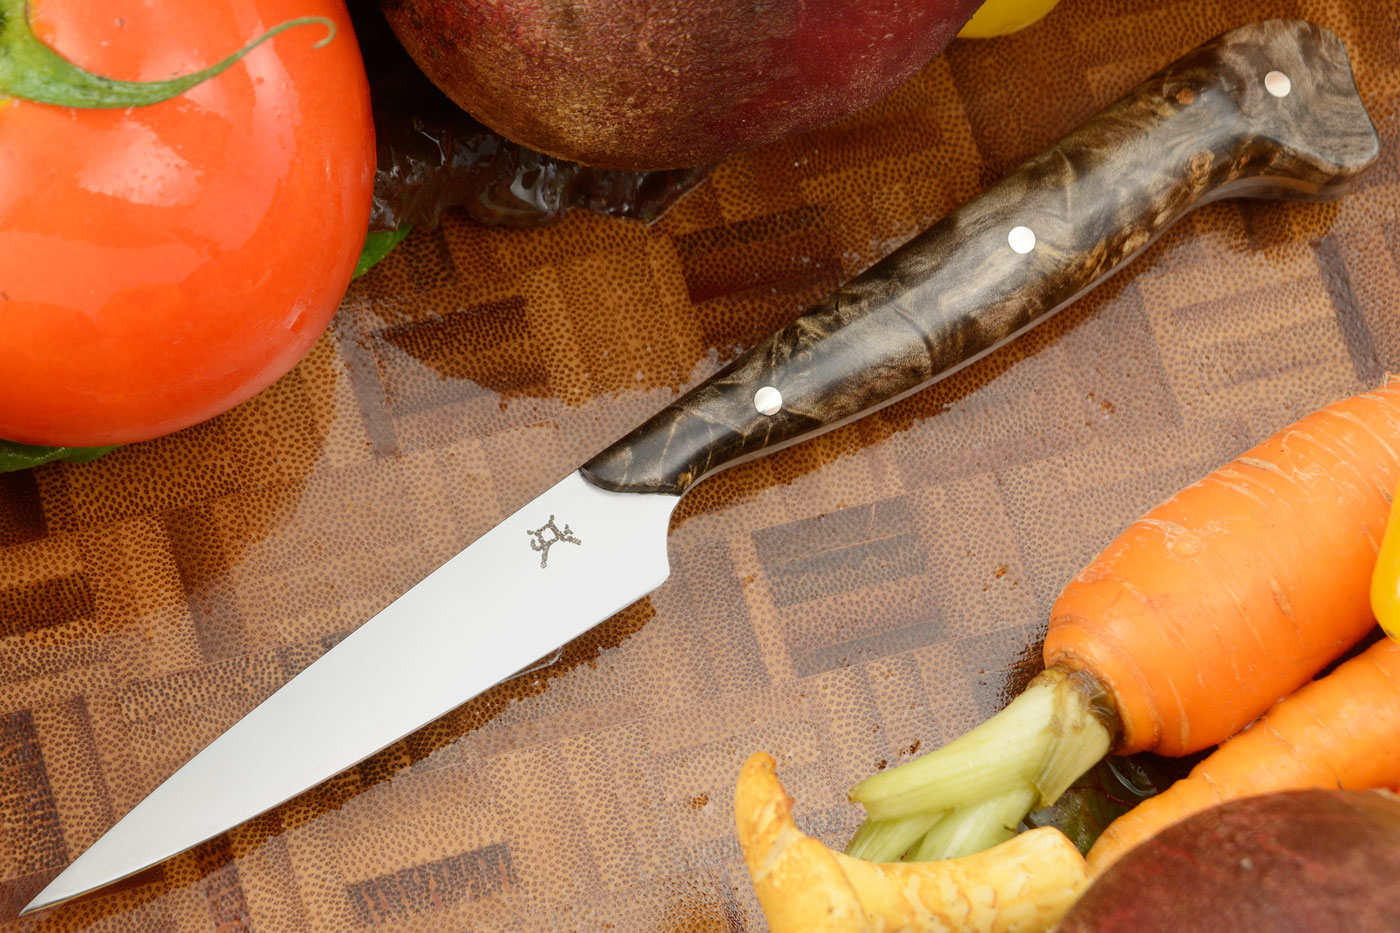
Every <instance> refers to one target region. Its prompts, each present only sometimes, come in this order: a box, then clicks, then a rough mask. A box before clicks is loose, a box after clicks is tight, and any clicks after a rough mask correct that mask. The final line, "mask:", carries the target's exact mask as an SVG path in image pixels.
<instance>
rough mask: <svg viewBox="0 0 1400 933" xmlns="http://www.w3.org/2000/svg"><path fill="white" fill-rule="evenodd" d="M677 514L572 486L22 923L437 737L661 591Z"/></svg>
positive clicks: (194, 779)
mask: <svg viewBox="0 0 1400 933" xmlns="http://www.w3.org/2000/svg"><path fill="white" fill-rule="evenodd" d="M678 501H679V500H678V499H677V498H676V497H673V496H665V495H636V494H625V493H611V492H606V491H604V490H602V489H599V488H597V487H595V486H593V485H591V484H589V483H588V482H587V481H586V480H584V479H583V478H582V477H581V476H580V475H579V474H577V473H575V474H572V475H570V476H569V477H568V478H567V479H565V480H563V481H562V482H560V483H559V484H558V485H556V486H555V487H554V488H552V489H550V490H549V491H548V492H546V493H544V494H543V495H541V496H539V497H538V498H536V499H535V500H534V501H533V502H531V503H530V504H529V505H527V506H525V507H524V508H522V509H521V510H520V511H518V512H516V513H515V514H514V515H512V516H511V517H510V518H508V519H506V520H505V521H503V522H502V523H501V524H499V525H497V526H496V527H495V528H493V529H491V531H489V532H487V533H486V534H485V535H483V536H482V537H481V538H480V539H478V540H477V541H476V542H474V543H473V544H472V545H471V546H470V547H469V548H467V549H466V550H464V551H462V552H461V553H460V554H458V555H457V556H456V557H454V558H452V560H450V561H448V562H447V563H446V564H443V565H442V566H441V567H439V568H438V569H437V570H435V571H434V572H433V573H432V574H431V575H430V576H429V577H427V578H426V579H425V580H423V582H421V583H419V584H418V585H417V586H415V587H414V588H413V589H411V590H409V591H408V592H407V593H405V594H404V595H403V596H401V597H399V599H398V600H396V601H395V602H394V603H392V604H391V605H390V606H389V607H388V608H386V609H385V610H384V611H383V612H381V613H379V614H378V615H377V616H375V617H374V618H373V619H371V620H370V621H369V622H367V623H365V624H364V625H363V626H361V627H360V628H359V629H357V630H356V631H355V632H353V633H351V634H350V635H349V636H347V637H346V638H345V639H344V640H342V641H341V642H340V643H339V644H338V645H336V646H335V647H334V648H332V649H331V650H330V651H329V652H327V653H326V654H325V655H324V656H323V657H321V658H320V659H319V660H317V661H316V662H315V663H314V664H312V665H311V666H310V667H308V668H307V669H306V670H304V671H303V672H302V673H301V674H299V675H297V676H296V677H294V678H292V680H290V681H288V682H287V684H286V685H284V686H283V687H282V688H281V689H280V690H278V691H277V692H276V693H274V694H273V695H272V696H271V697H269V698H268V699H267V700H266V701H264V702H263V703H262V704H261V705H260V706H258V707H257V708H256V709H254V710H253V711H252V712H251V713H249V714H248V715H247V716H245V717H244V718H243V719H242V720H240V721H239V722H238V723H236V724H235V725H234V726H233V727H232V728H230V729H229V730H228V731H227V732H225V733H224V734H223V735H221V736H219V738H217V739H215V740H214V742H213V743H211V744H210V745H209V746H208V747H207V748H205V749H204V750H203V751H201V752H200V753H199V754H198V755H196V756H195V757H194V758H192V759H191V760H190V761H189V762H188V763H187V764H186V765H185V766H184V767H182V768H181V769H180V770H179V771H177V772H175V774H173V775H171V777H170V779H169V780H167V781H166V782H165V783H163V784H161V785H160V786H159V787H157V788H156V789H155V790H154V791H153V792H152V793H151V795H150V796H149V797H147V798H146V799H145V800H143V801H141V803H139V804H137V805H136V807H135V808H133V809H132V810H131V812H130V813H128V814H127V815H126V816H125V817H123V818H122V819H121V820H120V821H119V822H118V823H117V824H116V825H115V826H113V827H112V828H111V830H109V831H108V832H107V834H106V835H104V836H102V837H101V838H100V839H98V840H97V842H95V843H93V845H92V847H91V848H89V849H88V850H87V851H86V852H84V853H83V854H82V855H81V856H79V857H78V858H77V859H76V860H75V861H74V862H73V864H71V865H70V866H68V868H67V869H66V870H64V872H63V873H62V874H60V875H59V876H58V877H57V878H55V879H54V880H53V882H52V883H50V884H49V886H48V887H46V888H45V889H44V890H43V891H41V892H40V893H39V895H38V896H37V897H36V898H35V899H34V900H33V901H32V902H31V903H30V904H29V906H27V907H26V908H25V909H24V912H25V913H28V912H30V911H33V910H39V909H41V908H44V907H48V906H51V905H53V904H56V903H58V902H60V901H64V900H68V899H69V898H72V897H76V896H78V895H80V894H83V893H85V892H87V891H90V890H92V889H93V888H97V887H101V886H103V885H106V884H109V883H111V882H113V881H116V880H119V879H121V878H124V877H126V876H128V875H131V874H134V873H135V872H138V871H141V870H142V869H144V868H148V867H150V866H151V865H154V864H156V863H158V862H161V861H163V860H165V859H167V858H169V857H170V856H172V855H175V854H176V853H179V852H182V851H184V850H185V849H188V848H190V847H191V846H194V845H197V844H199V843H200V842H203V841H204V840H206V839H209V838H211V837H213V836H216V835H218V834H219V833H221V832H224V831H225V830H227V829H230V828H232V827H234V826H237V825H238V824H239V823H242V822H244V821H245V820H248V819H251V818H252V817H254V816H256V815H257V814H259V813H262V812H264V811H265V810H269V809H271V808H272V807H275V806H277V805H278V804H279V803H282V802H283V801H285V800H288V799H290V798H291V797H294V796H296V795H297V794H299V793H301V792H302V791H305V790H307V789H309V788H311V787H314V786H315V785H317V784H319V783H320V782H322V781H324V780H325V779H327V778H329V777H331V776H332V775H334V774H336V773H338V772H340V771H343V770H345V769H346V768H348V767H350V766H351V765H353V764H355V763H356V762H359V761H361V760H363V759H365V758H367V757H369V756H370V755H372V754H374V753H375V752H377V751H379V750H380V749H382V748H384V747H385V746H387V745H389V744H391V743H393V742H395V741H397V740H398V739H400V738H402V737H403V736H405V735H407V734H408V733H410V732H412V731H413V730H415V729H417V728H418V727H419V726H421V725H423V724H425V723H428V722H431V721H432V720H434V719H436V718H438V717H439V716H441V715H443V714H444V713H446V712H448V711H449V710H451V709H453V708H454V707H456V706H459V705H461V704H462V703H464V702H466V701H467V700H469V699H471V698H472V697H474V696H476V695H477V694H478V693H480V692H481V691H483V690H485V689H487V688H488V687H490V686H492V685H493V684H495V683H497V682H499V681H500V680H502V679H504V678H507V677H509V676H511V675H512V674H513V673H514V672H517V671H520V670H521V669H522V668H525V667H527V666H532V662H537V661H539V659H541V658H542V657H545V656H547V655H548V654H549V653H550V652H551V651H552V650H553V649H554V648H556V647H557V646H559V645H562V644H563V643H564V642H566V641H568V640H570V639H571V638H574V637H575V636H577V635H579V634H581V633H582V632H584V631H586V630H587V629H589V628H590V627H592V626H593V625H595V624H597V623H598V622H601V621H602V620H604V619H606V618H607V617H608V616H610V615H612V614H613V613H615V612H617V611H618V610H620V609H622V608H624V607H626V606H627V605H628V604H630V603H632V602H633V601H635V600H637V599H639V598H641V597H642V596H644V595H645V594H646V593H648V592H650V591H651V590H652V589H654V588H656V587H657V586H658V585H660V584H661V582H662V581H663V580H665V579H666V575H667V572H668V566H667V561H666V529H667V525H668V523H669V521H670V516H671V511H672V509H674V507H675V504H676V503H677V502H678Z"/></svg>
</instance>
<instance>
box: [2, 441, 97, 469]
mask: <svg viewBox="0 0 1400 933" xmlns="http://www.w3.org/2000/svg"><path fill="white" fill-rule="evenodd" d="M116 449H117V448H116V447H36V446H35V445H33V444H16V443H15V442H14V441H0V473H9V472H11V471H14V470H27V469H29V468H30V467H36V466H40V465H41V464H45V463H53V462H55V461H58V460H62V461H65V462H67V463H86V462H88V461H89V460H96V459H97V458H98V457H100V456H102V455H103V454H105V453H108V452H109V451H113V450H116Z"/></svg>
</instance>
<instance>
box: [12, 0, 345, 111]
mask: <svg viewBox="0 0 1400 933" xmlns="http://www.w3.org/2000/svg"><path fill="white" fill-rule="evenodd" d="M311 24H320V25H322V26H325V27H326V30H327V34H326V36H325V38H323V39H321V40H320V41H319V42H317V43H316V44H315V45H313V46H312V48H317V49H319V48H320V47H321V46H323V45H325V44H326V43H328V42H330V41H331V40H332V39H334V38H335V23H333V22H331V20H329V19H327V18H326V17H324V16H301V17H298V18H296V19H289V20H287V21H286V22H284V23H279V24H278V25H276V26H273V27H272V28H271V29H269V30H268V31H267V32H265V33H263V34H262V35H261V36H258V37H257V38H256V39H254V40H253V41H252V42H249V43H248V44H247V45H245V46H244V47H243V48H241V49H239V50H238V51H236V52H234V53H233V54H232V55H230V56H228V57H227V58H225V59H223V60H222V61H219V62H215V63H214V64H212V65H210V66H209V67H208V68H202V69H200V70H199V71H195V72H192V73H190V74H187V75H181V76H180V77H176V78H167V79H166V80H164V81H118V80H116V79H113V78H104V77H102V76H101V75H96V74H93V73H92V72H90V71H86V70H84V69H82V68H80V67H78V66H77V65H75V64H73V63H72V62H70V61H69V60H68V59H66V58H64V57H63V56H62V55H59V54H58V53H57V52H55V51H54V50H53V49H51V48H49V47H48V46H47V45H45V44H44V43H43V42H41V41H39V39H38V37H37V36H35V35H34V32H33V30H32V29H31V28H30V26H29V11H28V9H27V4H26V0H0V96H8V97H20V98H23V99H25V100H32V101H36V102H38V103H41V104H55V105H57V106H60V107H82V108H88V109H122V108H125V107H142V106H145V105H147V104H157V103H160V102H161V101H163V100H169V99H170V98H172V97H175V96H177V95H179V94H183V93H184V92H185V91H187V90H189V89H190V88H192V87H194V86H195V85H196V84H199V83H200V82H201V81H205V80H207V79H209V78H212V77H214V76H215V75H217V74H219V73H220V72H221V71H223V70H224V69H226V68H228V67H229V66H230V65H232V64H233V63H234V62H236V61H238V60H239V59H241V58H242V57H243V56H244V55H247V54H248V53H249V52H251V51H252V50H253V49H254V48H256V47H257V46H259V45H261V44H262V43H263V42H265V41H267V40H268V39H271V38H272V37H273V36H275V35H277V34H278V33H279V32H283V31H285V30H288V29H291V28H293V27H294V26H306V25H311Z"/></svg>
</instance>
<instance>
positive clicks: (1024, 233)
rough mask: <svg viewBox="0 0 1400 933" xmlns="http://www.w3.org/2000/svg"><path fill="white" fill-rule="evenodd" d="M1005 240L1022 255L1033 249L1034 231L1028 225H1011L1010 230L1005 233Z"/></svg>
mask: <svg viewBox="0 0 1400 933" xmlns="http://www.w3.org/2000/svg"><path fill="white" fill-rule="evenodd" d="M1006 242H1007V243H1009V244H1010V245H1011V248H1012V249H1014V250H1015V251H1016V252H1018V253H1020V254H1021V255H1022V256H1024V255H1025V254H1026V253H1029V252H1030V251H1031V250H1033V249H1035V231H1034V230H1032V229H1031V228H1030V227H1012V228H1011V232H1010V233H1008V234H1007V235H1006Z"/></svg>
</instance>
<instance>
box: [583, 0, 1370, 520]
mask: <svg viewBox="0 0 1400 933" xmlns="http://www.w3.org/2000/svg"><path fill="white" fill-rule="evenodd" d="M1378 149H1379V139H1378V138H1377V135H1376V131H1375V128H1374V127H1373V126H1372V124H1371V120H1370V118H1369V117H1368V116H1367V114H1366V110H1365V107H1364V106H1363V104H1362V102H1361V99H1360V97H1359V96H1358V94H1357V91H1356V85H1355V83H1354V82H1353V79H1352V74H1351V67H1350V63H1349V62H1348V60H1347V54H1346V50H1345V49H1344V48H1343V46H1342V43H1341V41H1340V40H1339V39H1338V38H1337V37H1336V35H1334V34H1333V33H1331V32H1329V31H1328V30H1326V29H1322V28H1320V27H1318V26H1314V25H1312V24H1310V23H1305V22H1297V21H1282V20H1274V21H1269V22H1262V23H1255V24H1252V25H1248V26H1243V27H1241V28H1239V29H1235V30H1233V31H1231V32H1227V33H1225V34H1224V35H1222V36H1220V37H1219V38H1217V39H1215V40H1213V41H1211V42H1208V43H1206V44H1205V45H1203V46H1201V47H1200V48H1197V49H1196V50H1195V51H1193V52H1191V53H1189V54H1188V55H1186V56H1185V57H1184V58H1182V59H1180V60H1179V61H1177V62H1175V63H1174V64H1172V65H1170V66H1168V67H1167V68H1165V69H1164V70H1162V71H1160V72H1158V73H1157V74H1156V75H1153V76H1152V77H1151V78H1149V79H1148V80H1147V81H1145V82H1143V83H1142V84H1141V85H1139V86H1138V87H1137V88H1136V89H1134V90H1133V91H1132V92H1130V93H1129V94H1128V95H1127V96H1126V97H1124V98H1123V99H1121V100H1119V101H1118V102H1117V103H1115V104H1113V105H1111V106H1110V107H1108V108H1107V109H1106V110H1103V111H1102V112H1100V113H1099V114H1098V115H1096V116H1094V117H1093V118H1092V119H1090V120H1089V121H1088V122H1087V123H1085V124H1084V125H1083V126H1081V127H1080V128H1079V129H1077V130H1075V131H1074V132H1073V133H1071V134H1070V135H1069V136H1067V137H1066V138H1065V139H1063V140H1062V141H1061V142H1059V143H1057V144H1056V145H1054V146H1052V147H1050V148H1049V149H1047V150H1046V151H1045V152H1042V153H1041V154H1040V155H1038V156H1035V157H1034V158H1032V159H1031V160H1030V161H1028V162H1026V163H1025V164H1023V165H1022V166H1021V167H1020V168H1018V169H1016V170H1015V171H1014V172H1012V173H1011V174H1010V175H1008V176H1007V177H1005V178H1004V179H1002V180H1001V181H1000V182H998V183H997V184H995V185H993V186H992V187H991V188H989V189H987V190H986V191H985V192H983V193H982V194H981V195H979V196H978V197H977V198H976V199H974V200H973V201H971V202H970V203H968V204H966V205H964V206H963V207H961V208H960V209H958V210H957V211H955V212H954V213H952V214H951V215H949V216H947V217H945V218H943V220H941V221H940V222H939V223H938V224H936V225H935V226H933V227H932V228H930V229H929V230H926V231H925V232H923V233H922V234H920V235H918V236H917V237H915V238H914V239H913V240H911V241H909V242H908V243H907V244H905V245H904V246H903V247H901V248H900V249H898V250H897V251H895V252H894V253H892V254H890V255H889V256H888V257H886V258H885V259H884V260H882V261H881V262H879V263H878V264H876V265H875V266H873V267H871V268H870V269H869V270H868V271H866V272H865V273H863V274H862V275H860V276H859V277H858V278H856V279H855V280H853V281H852V282H850V283H849V284H847V285H845V286H843V287H842V288H840V289H839V290H837V291H836V292H835V293H834V294H832V295H830V296H829V297H827V298H826V299H825V300H824V301H822V302H821V303H820V304H818V305H816V306H815V307H813V308H812V309H811V310H810V311H808V312H806V313H805V314H803V315H802V316H801V317H798V318H797V319H796V320H794V321H793V322H792V323H790V324H788V325H787V326H786V327H784V328H783V329H782V330H781V331H779V332H778V333H777V334H774V335H773V336H772V337H771V338H769V339H768V340H767V341H765V342H764V343H762V344H760V345H758V346H755V347H754V348H753V349H751V350H749V351H748V352H747V353H745V354H744V355H743V356H741V357H739V358H738V359H737V360H735V361H734V362H733V363H731V364H730V365H729V366H727V367H725V368H724V369H723V370H722V371H720V372H719V373H717V374H716V375H715V376H713V377H712V378H710V379H709V380H707V381H706V382H704V383H702V384H701V385H699V386H697V387H696V388H695V389H693V390H692V391H691V392H689V393H688V394H686V395H685V396H683V397H682V398H680V399H678V400H677V401H676V402H675V403H674V404H672V405H670V406H669V407H668V408H666V409H664V410H663V411H661V412H660V413H658V414H657V415H656V416H655V417H653V418H651V419H650V420H649V421H647V422H646V423H645V424H643V425H642V426H641V427H639V428H637V429H636V430H635V431H633V432H631V433H630V434H628V435H627V436H626V437H624V438H622V439H621V440H620V441H618V442H617V443H616V444H614V445H613V446H611V447H609V448H608V449H607V450H605V451H603V452H602V453H601V454H599V455H598V456H597V457H595V458H593V459H592V460H590V461H589V462H588V463H586V464H585V465H584V466H583V468H582V472H583V474H584V476H586V477H587V478H588V479H589V480H591V481H592V482H594V483H596V484H597V485H599V486H601V487H603V488H606V489H610V490H616V491H622V492H651V493H670V494H674V495H679V494H681V493H683V492H685V490H686V489H688V488H689V487H690V486H691V485H693V484H694V483H696V482H697V481H699V480H700V479H702V478H703V477H705V476H707V475H708V474H710V473H713V472H714V471H716V470H718V469H721V468H723V467H725V466H729V465H731V464H733V463H736V462H738V461H740V460H744V459H748V458H751V457H753V456H755V455H757V454H760V453H765V452H768V451H770V450H774V449H777V448H778V447H782V446H785V445H788V444H792V443H795V442H797V441H800V440H803V439H805V438H807V437H810V436H812V435H814V434H818V433H820V432H822V431H825V430H828V429H830V428H833V427H836V426H837V425H839V424H842V423H845V422H848V421H851V420H853V419H855V418H857V417H860V416H861V415H864V414H867V413H869V412H871V411H873V410H875V409H877V408H879V407H881V406H883V405H886V404H889V403H890V402H893V401H896V400H898V399H900V398H902V397H904V396H906V395H909V394H910V393H912V392H915V391H917V390H919V389H921V388H923V387H924V386H926V385H928V384H929V383H931V382H933V381H935V380H937V379H939V378H940V377H942V376H945V375H947V374H948V373H950V372H952V371H954V370H956V369H957V368H958V367H960V366H963V365H966V364H967V363H969V362H971V361H973V360H975V359H977V358H978V357H980V356H982V355H983V354H985V353H988V352H990V351H991V350H993V349H995V348H996V347H998V346H1000V345H1001V344H1003V343H1005V342H1006V341H1008V340H1010V339H1011V338H1013V337H1015V336H1016V335H1017V334H1019V333H1021V332H1022V331H1024V330H1027V329H1028V328H1030V327H1033V326H1034V325H1035V324H1037V323H1039V322H1040V321H1043V320H1045V319H1046V318H1047V317H1049V316H1050V315H1051V314H1053V313H1054V312H1055V311H1057V310H1058V309H1060V308H1062V307H1064V306H1065V305H1067V304H1069V303H1070V302H1072V301H1073V300H1074V299H1075V298H1076V297H1078V296H1079V295H1080V294H1082V293H1083V292H1085V291H1087V290H1088V289H1089V288H1091V287H1093V286H1094V285H1095V284H1097V283H1098V282H1100V281H1101V280H1103V279H1104V278H1106V277H1107V276H1109V275H1111V274H1112V273H1113V272H1114V271H1115V270H1116V269H1118V268H1119V267H1121V266H1123V265H1124V264H1126V263H1127V262H1128V261H1129V260H1130V259H1132V257H1133V256H1134V255H1136V254H1137V253H1138V252H1139V251H1141V250H1142V249H1143V248H1144V247H1146V246H1147V244H1149V243H1150V242H1152V240H1153V238H1154V237H1156V236H1157V235H1158V234H1160V233H1162V232H1163V231H1164V230H1165V229H1166V228H1167V227H1169V226H1170V225H1171V224H1172V223H1173V222H1175V221H1176V220H1177V219H1178V218H1179V217H1181V216H1182V215H1183V214H1185V213H1186V212H1187V211H1189V210H1191V209H1192V208H1194V207H1197V206H1199V205H1201V204H1205V203H1207V202H1209V201H1213V200H1216V199H1219V198H1226V197H1253V198H1282V199H1289V200H1303V201H1322V200H1327V199H1329V198H1334V197H1336V196H1337V195H1339V194H1341V193H1342V192H1343V191H1345V190H1346V189H1347V188H1348V187H1349V186H1350V185H1351V183H1352V182H1353V181H1354V180H1355V179H1356V177H1357V176H1358V175H1359V174H1360V173H1361V172H1362V171H1363V170H1364V169H1365V168H1366V167H1367V166H1369V165H1370V164H1371V163H1372V162H1373V161H1374V160H1375V158H1376V155H1377V153H1378Z"/></svg>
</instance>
